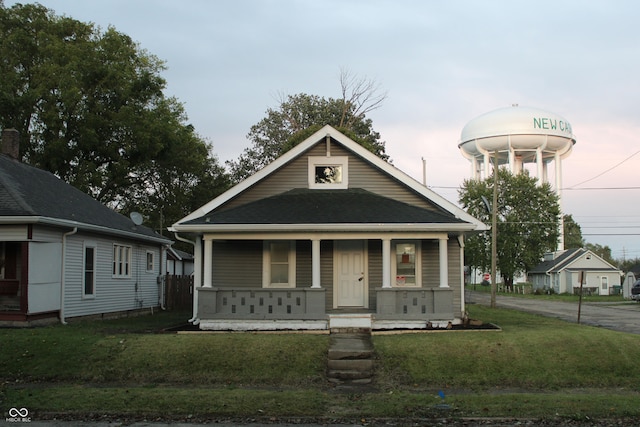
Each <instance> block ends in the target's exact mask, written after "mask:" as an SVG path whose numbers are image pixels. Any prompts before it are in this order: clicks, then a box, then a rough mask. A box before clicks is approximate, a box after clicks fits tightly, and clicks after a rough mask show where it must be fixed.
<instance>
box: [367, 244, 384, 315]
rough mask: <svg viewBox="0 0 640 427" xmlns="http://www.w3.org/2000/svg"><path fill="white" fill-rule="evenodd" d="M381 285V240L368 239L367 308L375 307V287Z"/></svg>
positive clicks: (373, 308)
mask: <svg viewBox="0 0 640 427" xmlns="http://www.w3.org/2000/svg"><path fill="white" fill-rule="evenodd" d="M380 287H382V240H369V308H370V309H371V310H375V309H376V288H380Z"/></svg>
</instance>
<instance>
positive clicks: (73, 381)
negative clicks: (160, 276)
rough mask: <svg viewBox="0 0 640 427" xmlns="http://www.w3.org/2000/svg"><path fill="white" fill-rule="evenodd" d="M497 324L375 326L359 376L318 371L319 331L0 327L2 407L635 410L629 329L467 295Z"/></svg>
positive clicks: (167, 416)
mask: <svg viewBox="0 0 640 427" xmlns="http://www.w3.org/2000/svg"><path fill="white" fill-rule="evenodd" d="M469 311H470V314H471V317H473V318H475V319H482V320H483V321H485V322H491V323H495V324H497V325H499V326H500V327H501V328H502V331H489V332H486V331H483V332H479V331H475V332H474V331H471V332H437V333H408V334H396V335H374V337H373V340H374V345H375V349H376V357H377V360H376V376H375V380H374V384H373V385H372V386H371V387H369V388H367V389H363V390H346V391H345V390H338V389H336V388H335V387H334V386H332V385H330V384H329V383H328V382H327V381H326V378H325V367H326V353H327V349H328V345H329V336H328V335H324V334H295V333H291V334H280V333H275V334H274V333H195V334H175V333H161V332H160V330H161V329H162V328H164V327H167V326H172V325H174V324H175V323H176V322H178V321H180V320H182V319H183V318H186V317H183V316H182V315H181V314H180V315H176V314H172V313H160V314H156V315H153V316H145V317H141V318H130V319H121V320H109V321H93V322H72V323H70V324H69V325H67V326H62V325H54V326H49V327H42V328H32V329H0V342H1V343H2V347H1V348H0V366H2V370H1V372H0V380H1V381H2V386H1V388H0V408H2V410H3V411H4V412H5V417H6V416H7V414H6V413H7V411H8V409H9V408H13V407H16V408H27V409H29V413H30V416H31V418H32V420H34V421H37V420H39V419H45V418H53V417H67V418H74V419H87V418H90V419H95V418H100V419H114V418H120V419H123V418H130V419H164V420H194V421H195V420H212V419H222V418H225V419H236V418H237V419H239V418H242V419H246V418H247V417H249V418H252V419H262V420H273V419H291V418H294V417H298V418H303V419H304V418H313V419H320V420H351V421H353V420H356V422H362V420H367V419H371V418H376V419H377V418H389V417H390V418H396V417H399V418H403V419H405V420H409V419H412V420H413V419H425V418H432V417H442V416H444V417H447V418H449V419H451V420H455V419H458V418H460V417H486V416H489V417H514V416H515V417H533V418H545V419H547V418H560V419H578V420H582V419H584V420H586V419H587V418H588V419H591V420H593V419H605V418H611V417H614V418H622V419H625V418H627V417H638V416H640V408H638V405H637V402H638V400H639V399H640V385H638V381H637V378H640V366H639V365H640V364H638V363H637V361H638V360H639V359H640V357H639V356H640V335H633V334H624V333H620V332H613V331H609V330H605V329H600V328H593V327H589V326H583V325H575V324H570V323H566V322H562V321H560V320H556V319H550V318H544V317H540V316H535V315H530V314H525V313H521V312H516V311H511V310H506V309H490V308H487V307H482V306H478V305H472V306H469Z"/></svg>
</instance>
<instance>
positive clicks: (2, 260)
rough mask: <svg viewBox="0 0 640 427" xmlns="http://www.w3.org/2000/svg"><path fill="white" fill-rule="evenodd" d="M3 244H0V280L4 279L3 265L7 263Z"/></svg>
mask: <svg viewBox="0 0 640 427" xmlns="http://www.w3.org/2000/svg"><path fill="white" fill-rule="evenodd" d="M5 253H6V249H5V243H4V242H0V279H4V265H5V264H6V262H7V256H6V255H5Z"/></svg>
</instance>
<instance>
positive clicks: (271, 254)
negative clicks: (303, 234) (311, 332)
mask: <svg viewBox="0 0 640 427" xmlns="http://www.w3.org/2000/svg"><path fill="white" fill-rule="evenodd" d="M262 267H263V268H262V270H263V272H262V285H263V287H265V288H294V287H295V286H296V245H295V241H293V240H291V241H290V240H272V241H266V242H264V248H263V264H262Z"/></svg>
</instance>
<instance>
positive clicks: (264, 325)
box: [199, 319, 328, 331]
mask: <svg viewBox="0 0 640 427" xmlns="http://www.w3.org/2000/svg"><path fill="white" fill-rule="evenodd" d="M327 326H328V321H327V320H240V319H234V320H200V323H199V327H200V329H201V330H203V331H278V330H291V331H294V330H326V329H328V328H327Z"/></svg>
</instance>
